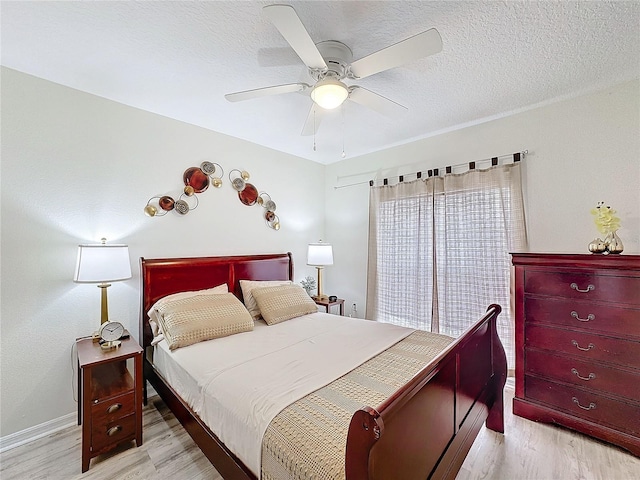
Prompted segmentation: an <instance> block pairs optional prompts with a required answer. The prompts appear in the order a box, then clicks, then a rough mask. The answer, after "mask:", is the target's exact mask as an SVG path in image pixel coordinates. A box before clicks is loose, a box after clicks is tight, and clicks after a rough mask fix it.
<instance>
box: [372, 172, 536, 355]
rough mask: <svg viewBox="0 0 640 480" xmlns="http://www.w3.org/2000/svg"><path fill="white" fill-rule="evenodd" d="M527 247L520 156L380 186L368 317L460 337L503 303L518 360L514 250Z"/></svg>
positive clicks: (506, 338) (503, 320) (502, 321)
mask: <svg viewBox="0 0 640 480" xmlns="http://www.w3.org/2000/svg"><path fill="white" fill-rule="evenodd" d="M525 247H526V232H525V223H524V208H523V203H522V188H521V181H520V163H513V164H509V165H501V166H495V167H492V168H489V169H487V170H470V171H469V172H466V173H463V174H455V175H451V174H449V175H446V176H444V177H429V178H427V179H426V180H416V181H413V182H406V183H405V182H402V183H398V184H396V185H385V186H381V187H372V188H371V194H370V204H369V262H368V282H367V313H366V316H367V318H370V319H374V320H378V321H381V322H388V323H395V324H398V325H404V326H407V327H412V328H418V329H422V330H430V331H434V332H441V333H444V334H447V335H451V336H454V337H456V336H459V335H460V334H461V333H462V332H463V331H464V330H465V329H466V328H467V327H469V326H470V325H471V324H472V323H473V322H475V321H476V320H478V319H479V318H480V317H481V316H482V315H483V314H484V312H485V311H486V308H487V306H489V305H490V304H491V303H497V304H499V305H501V306H502V308H503V313H502V314H501V315H500V318H499V324H498V330H499V333H500V337H501V339H502V342H503V344H504V346H505V350H506V351H507V357H508V361H509V364H510V365H511V366H513V344H514V339H513V315H512V308H511V302H510V299H511V296H510V285H511V262H510V257H509V252H510V251H521V250H523V249H524V248H525Z"/></svg>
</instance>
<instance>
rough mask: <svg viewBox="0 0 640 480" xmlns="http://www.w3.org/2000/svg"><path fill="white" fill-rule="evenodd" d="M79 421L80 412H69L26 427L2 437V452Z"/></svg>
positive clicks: (0, 440) (0, 441)
mask: <svg viewBox="0 0 640 480" xmlns="http://www.w3.org/2000/svg"><path fill="white" fill-rule="evenodd" d="M77 422H78V414H77V413H69V414H68V415H65V416H63V417H60V418H54V419H53V420H49V421H48V422H44V423H41V424H40V425H34V426H33V427H29V428H25V429H24V430H21V431H19V432H15V433H11V434H9V435H5V436H4V437H0V453H2V452H6V451H7V450H11V449H12V448H16V447H19V446H20V445H24V444H26V443H29V442H33V441H34V440H37V439H39V438H42V437H46V436H47V435H51V434H52V433H55V432H57V431H59V430H62V429H65V428H68V427H70V426H72V425H77Z"/></svg>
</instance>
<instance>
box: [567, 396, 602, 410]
mask: <svg viewBox="0 0 640 480" xmlns="http://www.w3.org/2000/svg"><path fill="white" fill-rule="evenodd" d="M571 400H573V403H575V404H576V405H578V407H580V408H581V409H583V410H595V408H596V404H595V403H593V402H591V403H590V404H589V406H588V407H584V406H582V405H580V401H579V400H578V399H577V398H576V397H573V398H572V399H571Z"/></svg>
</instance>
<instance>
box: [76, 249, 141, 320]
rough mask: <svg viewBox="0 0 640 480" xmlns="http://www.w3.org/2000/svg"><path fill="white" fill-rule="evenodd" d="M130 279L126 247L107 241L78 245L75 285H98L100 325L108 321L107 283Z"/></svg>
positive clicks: (108, 285) (129, 265)
mask: <svg viewBox="0 0 640 480" xmlns="http://www.w3.org/2000/svg"><path fill="white" fill-rule="evenodd" d="M128 278H131V263H130V261H129V247H128V246H127V245H116V244H113V245H107V239H106V238H103V239H102V243H99V244H93V245H78V260H77V262H76V274H75V276H74V277H73V281H74V282H76V283H98V284H99V285H98V288H100V289H101V300H102V302H101V307H102V311H101V316H100V325H102V324H103V323H105V322H108V321H109V311H108V307H107V288H108V287H110V286H111V284H110V283H109V282H119V281H120V280H126V279H128Z"/></svg>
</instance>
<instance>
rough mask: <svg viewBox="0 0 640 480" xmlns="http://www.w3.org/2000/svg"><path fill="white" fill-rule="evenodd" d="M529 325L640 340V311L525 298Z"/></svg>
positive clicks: (597, 304)
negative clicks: (554, 326)
mask: <svg viewBox="0 0 640 480" xmlns="http://www.w3.org/2000/svg"><path fill="white" fill-rule="evenodd" d="M525 308H526V311H527V313H526V316H527V318H526V321H527V322H532V323H547V324H552V325H557V326H561V327H568V328H572V329H579V330H588V331H593V332H602V333H605V334H611V335H620V336H622V337H623V338H628V337H635V338H640V310H634V309H631V308H620V307H614V306H610V305H604V304H601V303H593V302H586V301H579V300H569V299H567V300H564V299H555V298H533V297H526V298H525Z"/></svg>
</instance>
